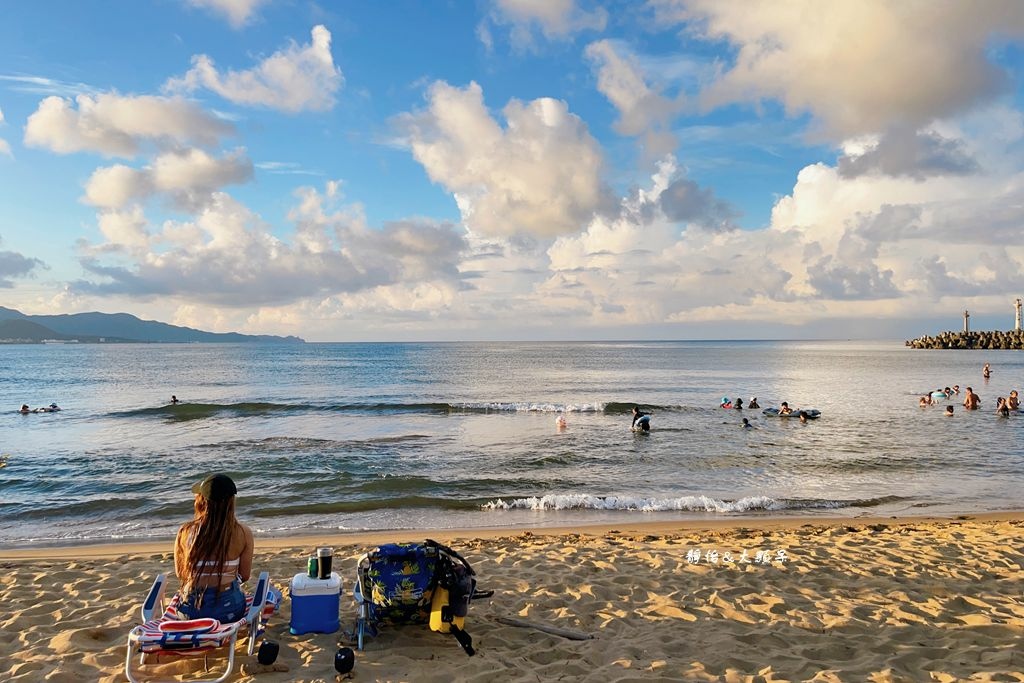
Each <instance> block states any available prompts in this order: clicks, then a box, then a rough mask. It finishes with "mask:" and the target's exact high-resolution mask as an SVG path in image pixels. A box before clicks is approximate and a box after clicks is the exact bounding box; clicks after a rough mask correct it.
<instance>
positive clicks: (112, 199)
mask: <svg viewBox="0 0 1024 683" xmlns="http://www.w3.org/2000/svg"><path fill="white" fill-rule="evenodd" d="M252 175H253V165H252V161H250V160H249V158H248V157H247V156H246V155H245V150H243V149H236V150H235V151H234V152H232V153H230V154H227V155H225V156H222V157H215V156H212V155H211V154H208V153H207V152H205V151H203V150H201V149H195V148H193V149H186V150H181V151H175V152H166V153H164V154H160V155H158V156H157V157H156V158H155V159H154V160H153V162H152V163H151V164H150V165H149V166H146V167H145V168H141V169H134V168H130V167H128V166H125V165H123V164H116V165H114V166H108V167H105V168H99V169H97V170H96V171H94V172H93V174H92V176H91V177H90V178H89V181H88V182H87V183H86V186H85V198H84V199H85V201H86V202H87V203H89V204H92V205H93V206H97V207H101V208H104V209H120V208H121V207H123V206H125V205H126V204H128V203H129V202H137V201H142V200H145V199H146V198H147V197H149V196H151V195H153V194H157V193H166V194H167V195H168V196H169V197H170V198H171V201H172V202H173V204H174V205H175V206H177V207H179V208H183V209H194V208H196V207H198V206H201V205H202V204H203V203H204V202H205V201H207V200H208V199H209V197H210V196H211V195H212V194H213V193H214V192H215V191H216V190H219V189H220V188H222V187H224V186H226V185H232V184H240V183H245V182H248V181H249V180H251V179H252Z"/></svg>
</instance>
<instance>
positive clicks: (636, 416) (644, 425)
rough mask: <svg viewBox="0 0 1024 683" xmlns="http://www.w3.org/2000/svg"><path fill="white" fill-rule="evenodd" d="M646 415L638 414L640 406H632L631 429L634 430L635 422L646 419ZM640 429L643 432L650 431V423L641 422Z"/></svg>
mask: <svg viewBox="0 0 1024 683" xmlns="http://www.w3.org/2000/svg"><path fill="white" fill-rule="evenodd" d="M647 415H648V414H647V413H642V412H640V406H633V429H636V422H637V420H639V419H640V418H641V417H647ZM640 429H642V430H644V431H645V432H649V431H651V421H650V420H644V421H643V422H641V423H640Z"/></svg>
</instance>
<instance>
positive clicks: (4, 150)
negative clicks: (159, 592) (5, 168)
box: [0, 109, 14, 157]
mask: <svg viewBox="0 0 1024 683" xmlns="http://www.w3.org/2000/svg"><path fill="white" fill-rule="evenodd" d="M2 125H4V111H3V109H0V126H2ZM0 154H6V155H7V156H9V157H13V156H14V155H13V154H12V153H11V145H10V144H9V143H8V142H7V141H6V140H4V139H3V138H0Z"/></svg>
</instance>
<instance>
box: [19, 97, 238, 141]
mask: <svg viewBox="0 0 1024 683" xmlns="http://www.w3.org/2000/svg"><path fill="white" fill-rule="evenodd" d="M75 105H77V109H76V108H75ZM233 132H234V128H233V126H231V125H229V124H227V123H225V122H224V121H221V120H220V119H218V118H216V117H214V116H212V115H211V114H209V113H207V112H205V111H203V109H201V108H200V107H199V106H197V105H196V104H194V103H192V102H188V101H186V100H184V99H182V98H179V97H155V96H150V95H140V96H127V95H119V94H117V93H106V94H102V95H96V96H90V95H79V96H78V97H76V98H75V99H74V100H73V101H72V100H71V99H67V98H63V97H56V96H54V97H47V98H46V99H44V100H43V101H42V102H40V103H39V107H38V108H37V109H36V111H35V112H34V113H33V114H32V115H31V116H29V117H28V122H27V124H26V125H25V144H26V145H29V146H31V147H43V148H46V149H49V150H51V151H54V152H57V153H60V154H71V153H73V152H98V153H100V154H102V155H104V156H120V157H133V156H135V155H136V154H138V153H139V152H140V150H141V148H142V146H143V145H144V144H147V143H148V144H151V145H155V146H157V147H158V148H166V147H169V146H180V145H189V144H198V145H202V146H214V145H216V144H217V143H218V142H219V141H220V140H221V138H223V137H225V136H227V135H230V134H232V133H233Z"/></svg>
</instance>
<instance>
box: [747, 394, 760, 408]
mask: <svg viewBox="0 0 1024 683" xmlns="http://www.w3.org/2000/svg"><path fill="white" fill-rule="evenodd" d="M747 407H748V408H750V409H751V410H753V409H755V408H760V407H761V406H759V405H758V404H757V396H751V397H750V403H748V404H747Z"/></svg>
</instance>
